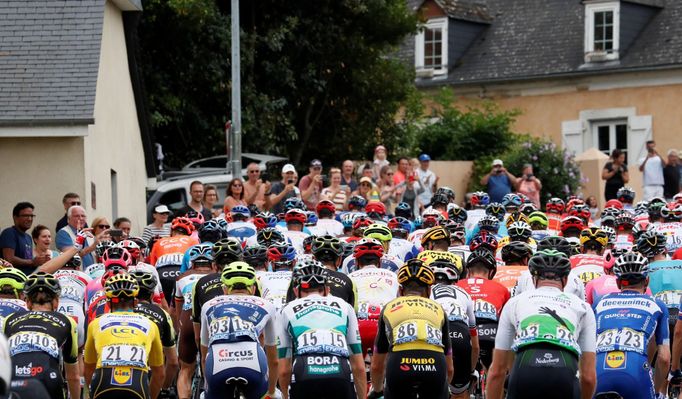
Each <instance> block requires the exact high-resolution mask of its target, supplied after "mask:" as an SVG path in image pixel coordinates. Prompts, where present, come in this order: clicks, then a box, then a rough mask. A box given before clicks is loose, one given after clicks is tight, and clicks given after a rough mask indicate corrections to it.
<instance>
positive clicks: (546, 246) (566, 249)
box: [537, 236, 573, 257]
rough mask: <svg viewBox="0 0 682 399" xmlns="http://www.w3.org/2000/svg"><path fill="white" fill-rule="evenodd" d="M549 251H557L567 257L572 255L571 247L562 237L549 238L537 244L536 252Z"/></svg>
mask: <svg viewBox="0 0 682 399" xmlns="http://www.w3.org/2000/svg"><path fill="white" fill-rule="evenodd" d="M551 249H553V250H555V251H559V252H561V253H563V254H564V255H566V256H567V257H570V256H571V255H573V247H572V246H571V243H570V242H568V240H566V239H565V238H563V237H559V236H549V237H545V238H543V239H542V240H540V242H538V247H537V250H538V251H546V250H551Z"/></svg>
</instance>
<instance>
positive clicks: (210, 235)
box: [199, 220, 227, 243]
mask: <svg viewBox="0 0 682 399" xmlns="http://www.w3.org/2000/svg"><path fill="white" fill-rule="evenodd" d="M226 235H227V234H226V232H225V230H224V229H223V228H222V227H221V226H220V224H218V222H217V221H215V220H207V221H205V222H204V224H202V225H201V227H199V242H211V243H216V242H218V241H220V240H221V239H223V238H225V236H226Z"/></svg>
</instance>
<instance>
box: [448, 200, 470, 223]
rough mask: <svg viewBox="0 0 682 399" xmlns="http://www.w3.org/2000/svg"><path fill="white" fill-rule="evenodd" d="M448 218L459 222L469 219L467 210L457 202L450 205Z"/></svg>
mask: <svg viewBox="0 0 682 399" xmlns="http://www.w3.org/2000/svg"><path fill="white" fill-rule="evenodd" d="M448 218H450V220H454V221H456V222H459V223H464V222H466V221H467V211H466V209H464V208H462V207H461V206H459V205H457V204H450V205H449V206H448Z"/></svg>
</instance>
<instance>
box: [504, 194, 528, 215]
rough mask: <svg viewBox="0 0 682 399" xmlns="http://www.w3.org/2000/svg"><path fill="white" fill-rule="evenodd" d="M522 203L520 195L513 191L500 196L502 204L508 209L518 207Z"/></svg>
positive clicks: (511, 209)
mask: <svg viewBox="0 0 682 399" xmlns="http://www.w3.org/2000/svg"><path fill="white" fill-rule="evenodd" d="M522 203H523V201H522V200H521V197H519V196H518V195H517V194H514V193H508V194H505V195H504V197H502V206H504V208H505V209H506V210H508V211H513V210H517V209H519V207H520V206H521V204H522Z"/></svg>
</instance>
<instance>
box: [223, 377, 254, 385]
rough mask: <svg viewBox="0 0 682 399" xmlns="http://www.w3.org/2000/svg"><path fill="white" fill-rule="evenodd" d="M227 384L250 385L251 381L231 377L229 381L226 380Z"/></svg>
mask: <svg viewBox="0 0 682 399" xmlns="http://www.w3.org/2000/svg"><path fill="white" fill-rule="evenodd" d="M225 384H227V385H233V384H234V385H249V380H247V379H246V378H244V377H230V378H228V379H227V380H225Z"/></svg>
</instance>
